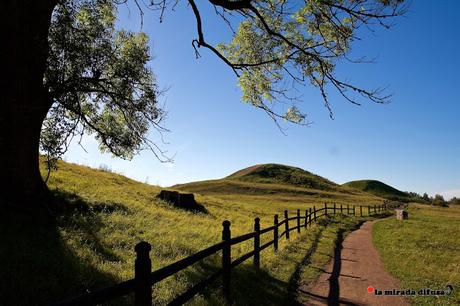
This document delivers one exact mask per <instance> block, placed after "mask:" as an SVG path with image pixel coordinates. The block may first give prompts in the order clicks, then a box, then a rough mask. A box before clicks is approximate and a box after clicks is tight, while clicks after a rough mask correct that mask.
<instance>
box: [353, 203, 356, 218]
mask: <svg viewBox="0 0 460 306" xmlns="http://www.w3.org/2000/svg"><path fill="white" fill-rule="evenodd" d="M353 216H356V206H355V205H353Z"/></svg>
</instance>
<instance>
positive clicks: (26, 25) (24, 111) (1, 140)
mask: <svg viewBox="0 0 460 306" xmlns="http://www.w3.org/2000/svg"><path fill="white" fill-rule="evenodd" d="M55 5H56V3H55V1H54V0H40V1H34V0H30V1H26V0H6V1H3V2H2V10H1V11H2V13H1V18H2V23H3V25H2V27H1V30H0V31H1V33H2V36H1V37H2V42H3V47H2V52H1V53H2V54H1V55H0V61H1V62H2V65H1V68H2V74H3V76H4V77H5V79H4V81H3V82H1V87H2V88H1V95H0V99H1V108H0V110H1V112H0V161H1V165H2V166H1V170H0V180H1V182H2V183H1V184H0V185H1V186H2V188H1V194H0V199H1V200H2V201H1V203H2V205H1V207H2V208H4V207H5V205H3V204H6V205H7V206H8V207H14V208H16V209H19V210H36V209H40V208H39V205H37V204H38V203H37V202H40V199H41V198H42V197H43V196H44V195H45V194H46V193H47V188H46V185H45V184H44V183H43V180H42V178H41V175H40V171H39V161H38V154H39V141H40V131H41V125H42V123H43V120H44V119H45V117H46V114H47V112H48V110H49V108H50V107H51V100H50V99H49V97H48V91H47V90H46V89H45V88H44V86H43V76H44V72H45V69H46V61H47V57H48V30H49V27H50V21H51V14H52V11H53V8H54V6H55ZM2 208H0V209H2Z"/></svg>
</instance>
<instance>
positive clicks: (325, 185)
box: [172, 164, 382, 205]
mask: <svg viewBox="0 0 460 306" xmlns="http://www.w3.org/2000/svg"><path fill="white" fill-rule="evenodd" d="M172 188H174V189H178V190H184V191H189V192H195V193H199V194H203V195H212V196H214V197H218V198H221V199H233V200H234V201H244V200H249V201H250V202H254V201H256V202H264V203H267V204H270V203H286V204H288V203H289V204H295V203H298V204H309V205H323V204H324V202H341V203H343V204H350V205H354V204H358V203H361V204H363V203H370V202H372V203H376V202H377V203H381V201H382V198H379V197H376V196H373V195H371V194H369V193H365V192H362V191H360V190H356V189H352V188H348V187H346V186H345V187H344V186H341V185H338V184H336V183H334V182H331V181H329V180H327V179H325V178H323V177H321V176H318V175H315V174H312V173H310V172H308V171H305V170H303V169H300V168H296V167H291V166H285V165H278V164H262V165H255V166H251V167H248V168H245V169H242V170H239V171H237V172H235V173H233V174H231V175H229V176H227V177H225V178H223V179H217V180H207V181H199V182H192V183H187V184H180V185H175V186H173V187H172Z"/></svg>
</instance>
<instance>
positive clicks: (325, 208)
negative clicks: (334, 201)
mask: <svg viewBox="0 0 460 306" xmlns="http://www.w3.org/2000/svg"><path fill="white" fill-rule="evenodd" d="M324 213H325V214H326V217H327V203H324Z"/></svg>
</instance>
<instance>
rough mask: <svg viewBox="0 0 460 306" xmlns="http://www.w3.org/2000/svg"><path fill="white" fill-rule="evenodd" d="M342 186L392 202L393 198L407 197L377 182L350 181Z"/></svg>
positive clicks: (403, 193) (405, 194)
mask: <svg viewBox="0 0 460 306" xmlns="http://www.w3.org/2000/svg"><path fill="white" fill-rule="evenodd" d="M343 185H344V186H347V187H350V188H355V189H358V190H361V191H364V192H368V193H370V194H373V195H376V196H379V197H382V198H385V199H390V200H393V199H395V198H405V197H407V196H408V194H407V193H405V192H402V191H400V190H398V189H396V188H394V187H391V186H390V185H387V184H385V183H382V182H380V181H377V180H358V181H351V182H347V183H345V184H343Z"/></svg>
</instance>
